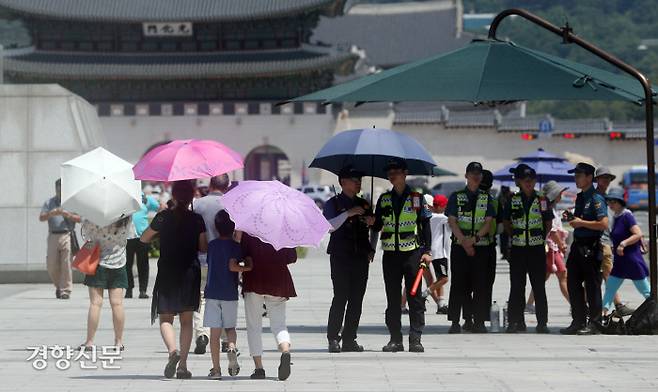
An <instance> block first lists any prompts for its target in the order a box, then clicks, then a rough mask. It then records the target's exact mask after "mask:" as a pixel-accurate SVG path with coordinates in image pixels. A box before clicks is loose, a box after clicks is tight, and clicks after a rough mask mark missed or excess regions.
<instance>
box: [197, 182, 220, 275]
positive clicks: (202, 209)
mask: <svg viewBox="0 0 658 392" xmlns="http://www.w3.org/2000/svg"><path fill="white" fill-rule="evenodd" d="M192 209H193V210H194V212H196V213H197V214H199V215H201V217H202V218H203V222H204V223H205V224H206V238H207V239H208V242H209V243H210V241H212V240H214V239H215V238H217V237H218V236H219V234H218V233H217V229H216V228H215V215H217V213H218V212H219V211H221V210H223V209H224V206H223V205H222V193H221V192H211V193H209V194H208V195H206V196H204V197H202V198H199V199H196V200H194V201H193V202H192ZM199 262H200V263H201V264H204V265H205V264H206V254H205V253H203V252H199Z"/></svg>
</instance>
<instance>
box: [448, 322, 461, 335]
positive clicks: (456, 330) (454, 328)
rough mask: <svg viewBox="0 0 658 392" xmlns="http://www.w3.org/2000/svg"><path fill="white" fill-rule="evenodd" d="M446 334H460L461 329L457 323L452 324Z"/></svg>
mask: <svg viewBox="0 0 658 392" xmlns="http://www.w3.org/2000/svg"><path fill="white" fill-rule="evenodd" d="M448 333H450V334H454V333H462V327H461V325H459V323H457V322H453V323H452V325H451V326H450V329H449V330H448Z"/></svg>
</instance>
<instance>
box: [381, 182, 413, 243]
mask: <svg viewBox="0 0 658 392" xmlns="http://www.w3.org/2000/svg"><path fill="white" fill-rule="evenodd" d="M391 192H392V191H389V192H386V193H384V194H383V195H382V196H381V198H380V201H379V203H380V204H379V208H381V209H382V211H385V213H384V214H383V215H382V223H383V224H384V226H383V227H382V234H381V240H382V249H383V250H384V251H396V250H399V251H401V252H407V251H412V250H416V249H418V248H419V247H420V245H419V244H418V212H417V211H416V210H415V209H414V208H413V201H412V200H411V198H412V195H411V194H409V195H408V196H407V199H406V200H405V201H404V204H403V205H402V210H401V211H400V215H398V216H395V210H394V208H393V198H392V194H391ZM421 197H422V196H421ZM396 245H397V247H396Z"/></svg>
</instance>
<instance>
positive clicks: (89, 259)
mask: <svg viewBox="0 0 658 392" xmlns="http://www.w3.org/2000/svg"><path fill="white" fill-rule="evenodd" d="M82 239H84V233H82ZM100 261H101V247H100V245H99V244H97V243H95V242H92V241H85V244H84V245H82V248H80V250H79V251H78V252H77V253H76V254H75V258H74V259H73V263H72V264H71V267H73V268H75V269H77V270H78V271H80V272H82V273H83V274H85V275H92V276H93V275H96V270H97V269H98V263H99V262H100Z"/></svg>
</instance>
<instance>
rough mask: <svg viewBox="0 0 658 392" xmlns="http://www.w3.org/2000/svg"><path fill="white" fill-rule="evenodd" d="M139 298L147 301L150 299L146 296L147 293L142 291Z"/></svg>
mask: <svg viewBox="0 0 658 392" xmlns="http://www.w3.org/2000/svg"><path fill="white" fill-rule="evenodd" d="M139 298H141V299H146V298H149V295H148V294H146V291H140V292H139Z"/></svg>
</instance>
